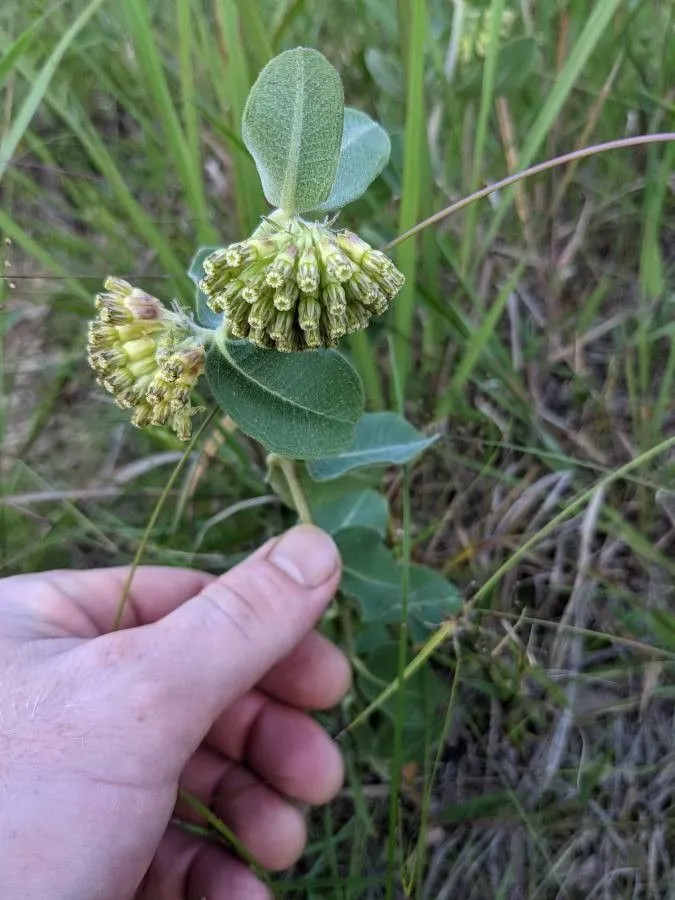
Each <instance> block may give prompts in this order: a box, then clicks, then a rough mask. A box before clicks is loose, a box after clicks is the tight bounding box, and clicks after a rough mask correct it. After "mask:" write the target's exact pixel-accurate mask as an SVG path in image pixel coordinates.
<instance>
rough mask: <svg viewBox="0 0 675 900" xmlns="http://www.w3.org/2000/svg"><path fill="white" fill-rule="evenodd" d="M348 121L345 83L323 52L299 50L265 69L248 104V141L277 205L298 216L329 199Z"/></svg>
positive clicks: (245, 129)
mask: <svg viewBox="0 0 675 900" xmlns="http://www.w3.org/2000/svg"><path fill="white" fill-rule="evenodd" d="M343 119H344V99H343V92H342V82H341V81H340V76H339V75H338V73H337V71H336V70H335V69H334V68H333V66H331V64H330V63H329V62H328V60H327V59H326V58H325V56H323V55H322V54H321V53H319V52H318V51H316V50H310V49H306V48H304V47H298V48H296V49H295V50H287V51H286V52H285V53H281V54H280V55H279V56H276V57H275V58H274V59H273V60H271V61H270V62H269V63H268V64H267V65H266V66H265V68H264V69H263V70H262V72H261V73H260V75H259V76H258V79H257V81H256V82H255V84H254V85H253V87H252V88H251V92H250V94H249V95H248V100H247V101H246V107H245V109H244V116H243V121H242V137H243V139H244V143H245V144H246V147H247V148H248V151H249V153H250V154H251V156H252V157H253V159H254V160H255V164H256V166H257V167H258V173H259V174H260V180H261V181H262V186H263V191H264V192H265V197H266V198H267V200H268V201H269V202H270V203H271V204H272V205H273V206H278V207H281V208H282V209H284V210H286V211H287V212H289V213H297V212H304V211H307V210H310V209H315V208H316V206H317V204H319V203H321V202H323V201H324V200H325V199H326V197H327V196H328V194H329V192H330V189H331V187H332V186H333V183H334V181H335V175H336V172H337V167H338V158H339V156H340V141H341V139H342V126H343Z"/></svg>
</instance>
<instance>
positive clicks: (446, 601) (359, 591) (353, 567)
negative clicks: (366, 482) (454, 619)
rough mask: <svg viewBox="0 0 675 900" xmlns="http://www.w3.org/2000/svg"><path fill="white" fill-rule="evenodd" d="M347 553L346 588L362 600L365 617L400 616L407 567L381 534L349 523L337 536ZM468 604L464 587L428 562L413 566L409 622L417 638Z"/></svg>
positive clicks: (343, 584) (379, 619)
mask: <svg viewBox="0 0 675 900" xmlns="http://www.w3.org/2000/svg"><path fill="white" fill-rule="evenodd" d="M335 543H336V544H337V546H338V549H339V550H340V555H341V556H342V581H341V583H340V589H341V590H342V591H344V592H345V594H349V595H350V596H351V597H353V598H354V600H355V601H356V602H357V604H358V606H359V610H360V612H361V617H362V618H363V621H364V622H376V621H377V622H398V621H400V618H401V599H402V597H401V595H402V575H403V570H402V567H401V566H400V564H399V563H398V562H397V561H396V560H395V559H394V556H393V554H392V552H391V550H389V548H388V547H385V545H384V544H383V543H382V540H381V538H380V537H379V535H378V534H377V533H376V532H375V531H372V530H370V529H368V528H349V529H347V530H345V531H340V532H339V533H338V534H337V535H336V536H335ZM461 605H462V599H461V595H460V593H459V591H458V590H457V588H456V587H455V585H454V584H451V583H450V582H449V581H447V580H446V579H445V578H444V577H443V576H442V575H441V574H439V573H438V572H435V571H434V570H433V569H429V568H427V567H426V566H417V565H411V566H410V579H409V593H408V615H409V621H408V625H409V627H410V633H411V636H412V638H413V640H419V639H423V638H424V635H425V634H426V633H427V632H428V631H429V630H430V629H432V628H435V627H437V626H438V625H439V624H440V623H441V622H442V621H443V619H444V618H446V617H447V616H448V615H451V614H453V613H456V612H457V611H458V610H459V609H460V608H461Z"/></svg>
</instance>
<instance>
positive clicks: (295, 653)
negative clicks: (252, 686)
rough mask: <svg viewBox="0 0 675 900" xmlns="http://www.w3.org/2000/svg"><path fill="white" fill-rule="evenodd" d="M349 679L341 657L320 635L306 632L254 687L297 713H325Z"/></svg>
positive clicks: (349, 673) (349, 674)
mask: <svg viewBox="0 0 675 900" xmlns="http://www.w3.org/2000/svg"><path fill="white" fill-rule="evenodd" d="M351 677H352V676H351V668H350V666H349V662H348V660H347V657H346V656H345V655H344V653H343V652H342V651H341V650H339V649H338V648H337V647H336V646H335V644H333V643H332V641H329V640H328V638H325V637H324V636H323V635H322V634H319V633H318V632H317V631H310V633H309V634H308V635H307V637H305V638H303V640H302V641H301V642H300V643H299V644H298V646H297V647H295V649H293V650H291V652H290V653H289V654H288V656H285V657H284V658H283V659H282V660H281V661H280V662H278V663H277V664H276V666H274V667H273V668H272V669H270V671H269V672H268V673H267V674H266V675H264V676H263V678H262V680H261V681H260V683H259V685H258V686H259V687H260V688H261V689H262V690H263V691H265V693H267V694H270V695H271V696H273V697H277V698H278V699H279V700H283V701H284V703H289V704H291V706H297V707H299V708H300V709H329V708H330V707H331V706H335V704H336V703H338V702H339V701H340V700H341V699H342V698H343V697H344V695H345V694H346V693H347V691H348V690H349V686H350V684H351Z"/></svg>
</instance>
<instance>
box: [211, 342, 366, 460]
mask: <svg viewBox="0 0 675 900" xmlns="http://www.w3.org/2000/svg"><path fill="white" fill-rule="evenodd" d="M206 376H207V378H208V380H209V384H210V385H211V390H212V391H213V394H214V396H215V398H216V400H217V401H218V403H219V404H220V406H222V408H223V409H224V410H225V412H227V413H229V415H230V416H232V418H233V419H234V421H235V422H236V423H237V425H238V426H239V427H240V428H241V430H242V431H243V432H244V433H245V434H248V435H249V436H250V437H252V438H255V439H256V440H257V441H260V443H261V444H262V445H263V446H264V447H265V448H266V449H267V450H268V451H269V452H270V453H278V454H279V455H281V456H289V457H293V458H295V459H308V458H311V457H313V456H323V455H324V454H326V453H331V452H332V451H336V452H339V451H340V450H341V449H343V448H344V447H347V446H349V444H350V443H351V442H352V441H353V439H354V429H355V427H356V423H357V422H358V420H359V417H360V416H361V413H362V412H363V403H364V398H363V387H362V385H361V380H360V378H359V376H358V374H357V372H356V371H355V370H354V368H353V367H352V366H351V365H350V364H349V363H348V362H347V360H346V359H345V358H344V357H343V356H341V355H340V354H339V353H337V351H335V350H315V351H312V352H309V353H278V352H277V351H276V350H261V349H260V348H259V347H255V346H254V345H253V344H251V343H250V342H249V341H226V342H224V343H223V345H222V347H216V346H214V347H212V348H211V350H210V352H209V355H208V357H207V360H206Z"/></svg>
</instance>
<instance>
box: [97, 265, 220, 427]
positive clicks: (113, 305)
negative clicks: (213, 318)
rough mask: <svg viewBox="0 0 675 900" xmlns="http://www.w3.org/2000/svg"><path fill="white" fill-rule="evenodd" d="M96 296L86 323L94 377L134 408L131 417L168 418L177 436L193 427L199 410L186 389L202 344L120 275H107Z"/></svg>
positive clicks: (200, 365) (200, 366) (142, 420)
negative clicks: (94, 311) (90, 319)
mask: <svg viewBox="0 0 675 900" xmlns="http://www.w3.org/2000/svg"><path fill="white" fill-rule="evenodd" d="M105 288H106V290H105V293H101V294H99V295H98V296H97V298H96V308H97V310H98V316H97V318H96V319H95V320H94V321H93V322H91V323H90V325H89V340H88V347H89V364H90V365H91V367H92V369H93V370H94V371H95V372H96V375H97V379H96V380H97V381H98V383H99V384H100V385H101V386H102V387H104V388H105V389H106V390H107V391H109V392H110V393H111V394H113V395H114V397H115V402H116V403H117V405H118V406H120V407H122V408H123V409H133V410H134V414H133V417H132V419H131V421H132V423H133V424H134V425H136V426H137V427H139V428H143V427H145V426H146V425H166V424H168V425H169V426H170V427H171V428H173V430H174V431H175V432H176V434H177V435H178V437H179V438H180V440H182V441H185V440H188V439H189V438H190V436H191V433H192V426H191V418H192V416H193V415H194V414H195V413H196V412H198V411H199V410H198V409H197V408H193V407H192V401H191V398H190V394H191V391H192V388H193V387H194V385H195V383H196V381H197V379H198V378H199V376H200V375H201V374H202V372H203V371H204V347H203V345H202V344H201V343H199V341H198V340H196V339H195V338H194V337H193V336H192V335H191V333H190V331H189V329H188V328H186V323H185V321H182V320H181V316H180V314H179V313H173V312H170V311H169V310H168V309H166V308H165V307H164V306H163V305H162V303H161V302H160V301H159V300H158V299H157V298H156V297H152V296H151V295H150V294H146V293H145V291H142V290H140V289H138V288H134V287H132V286H131V285H130V284H128V283H127V282H126V281H122V279H121V278H108V279H107V280H106V282H105Z"/></svg>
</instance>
